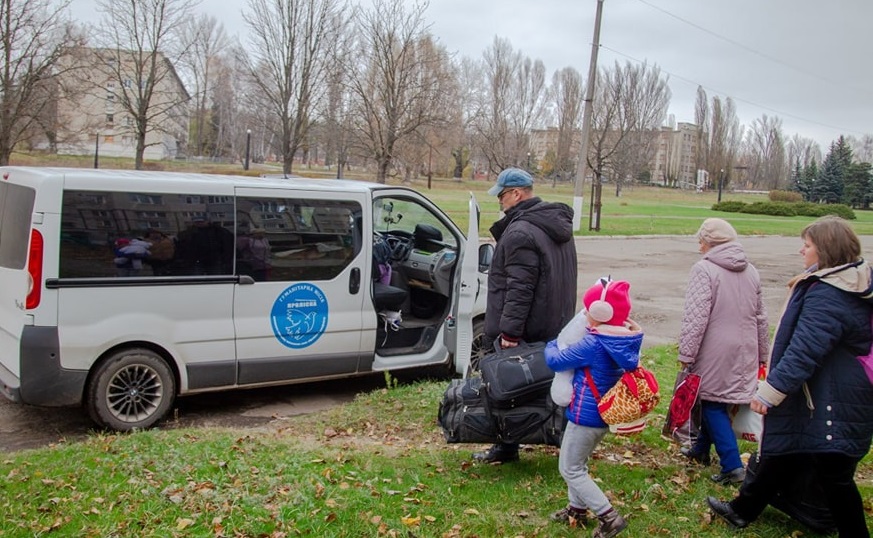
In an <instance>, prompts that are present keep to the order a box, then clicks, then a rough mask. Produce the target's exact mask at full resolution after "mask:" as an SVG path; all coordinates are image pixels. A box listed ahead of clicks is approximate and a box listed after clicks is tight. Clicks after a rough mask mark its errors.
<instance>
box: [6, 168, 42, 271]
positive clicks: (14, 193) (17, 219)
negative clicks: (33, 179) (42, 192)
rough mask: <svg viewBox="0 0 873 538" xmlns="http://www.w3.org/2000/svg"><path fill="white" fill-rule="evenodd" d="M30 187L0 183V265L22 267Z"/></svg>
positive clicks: (31, 195)
mask: <svg viewBox="0 0 873 538" xmlns="http://www.w3.org/2000/svg"><path fill="white" fill-rule="evenodd" d="M35 196H36V191H34V190H33V189H30V188H27V187H22V186H20V185H13V184H10V183H0V267H7V268H9V269H24V265H25V263H27V245H28V243H29V242H30V220H31V218H33V201H34V199H35Z"/></svg>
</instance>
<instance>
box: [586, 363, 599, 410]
mask: <svg viewBox="0 0 873 538" xmlns="http://www.w3.org/2000/svg"><path fill="white" fill-rule="evenodd" d="M585 379H586V380H587V381H588V388H590V389H591V394H593V395H594V401H595V402H597V403H600V391H598V390H597V386H595V385H594V379H592V378H591V368H589V367H587V366H586V367H585Z"/></svg>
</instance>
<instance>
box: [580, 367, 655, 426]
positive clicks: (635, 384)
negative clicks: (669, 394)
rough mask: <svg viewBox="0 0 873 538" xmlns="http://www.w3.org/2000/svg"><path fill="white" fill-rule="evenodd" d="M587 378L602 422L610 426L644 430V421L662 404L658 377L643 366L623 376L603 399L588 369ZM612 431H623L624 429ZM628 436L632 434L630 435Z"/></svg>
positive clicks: (586, 371)
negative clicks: (637, 426) (627, 425)
mask: <svg viewBox="0 0 873 538" xmlns="http://www.w3.org/2000/svg"><path fill="white" fill-rule="evenodd" d="M585 377H586V378H587V380H588V386H589V387H590V388H591V392H592V394H593V395H594V399H595V400H597V410H598V411H599V412H600V417H601V418H602V419H603V422H606V423H607V424H609V425H610V426H618V425H623V424H638V425H641V426H640V428H639V429H642V425H645V423H644V422H641V421H642V420H643V419H645V417H646V415H648V414H649V413H651V412H652V410H654V409H655V406H656V405H658V402H659V401H661V395H660V389H659V387H658V380H657V379H656V378H655V374H653V373H652V372H650V371H649V370H646V369H645V368H643V367H642V366H640V367H638V368H637V369H636V370H631V371H628V372H625V373H624V374H622V376H621V378H619V380H618V382H617V383H616V384H615V385H614V386H613V387H612V388H611V389H609V390H608V391H606V393H605V394H604V395H603V397H601V396H600V393H599V392H598V390H597V387H596V386H595V385H594V380H593V379H591V371H590V369H589V368H586V369H585ZM613 430H614V431H622V429H621V428H618V429H613ZM634 431H639V430H634ZM628 433H632V432H630V431H629V432H628Z"/></svg>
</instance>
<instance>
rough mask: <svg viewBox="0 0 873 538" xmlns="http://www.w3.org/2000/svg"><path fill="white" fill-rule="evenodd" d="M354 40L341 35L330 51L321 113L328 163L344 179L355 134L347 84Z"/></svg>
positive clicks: (350, 97)
mask: <svg viewBox="0 0 873 538" xmlns="http://www.w3.org/2000/svg"><path fill="white" fill-rule="evenodd" d="M353 43H354V36H353V32H352V31H345V32H340V33H339V34H338V35H337V36H336V39H335V40H334V43H333V46H332V47H331V48H330V54H331V60H330V64H329V67H328V69H327V74H326V76H325V89H326V98H325V100H324V101H323V103H324V106H323V107H322V108H321V110H320V111H319V117H320V118H321V123H322V126H323V128H322V130H321V134H322V135H323V139H324V140H323V142H322V143H323V145H324V150H325V155H324V162H325V164H326V165H328V166H331V165H332V164H336V177H337V179H340V178H342V177H343V174H344V170H345V168H346V166H347V164H348V161H349V149H350V146H351V134H352V112H353V109H352V102H353V95H352V92H351V91H350V89H349V85H348V84H346V76H347V73H346V69H345V67H346V66H347V65H348V64H349V63H350V62H351V57H352V47H353Z"/></svg>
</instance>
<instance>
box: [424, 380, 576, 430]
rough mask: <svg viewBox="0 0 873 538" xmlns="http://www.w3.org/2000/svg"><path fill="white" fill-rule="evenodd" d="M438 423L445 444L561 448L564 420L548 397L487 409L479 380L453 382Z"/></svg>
mask: <svg viewBox="0 0 873 538" xmlns="http://www.w3.org/2000/svg"><path fill="white" fill-rule="evenodd" d="M437 420H438V421H439V424H440V426H441V427H442V430H443V435H444V436H445V438H446V442H447V443H500V442H503V443H524V444H544V445H551V446H561V436H562V435H563V434H564V426H565V425H566V422H567V419H566V418H564V408H563V407H558V406H557V405H556V404H555V403H554V402H553V401H552V399H551V397H550V396H549V395H548V393H547V394H545V395H543V396H539V397H536V398H534V399H533V400H530V401H528V402H527V403H525V404H523V405H519V406H516V407H512V408H494V407H490V406H489V401H488V398H487V395H486V393H485V388H484V385H483V383H482V378H481V377H469V378H467V379H453V380H452V381H450V382H449V386H448V387H447V388H446V391H445V393H444V394H443V399H442V401H441V402H440V407H439V412H438V415H437Z"/></svg>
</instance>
